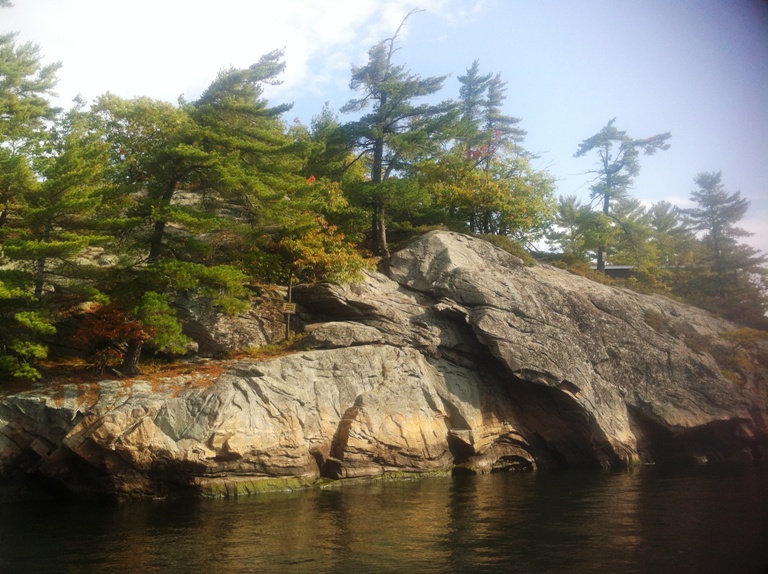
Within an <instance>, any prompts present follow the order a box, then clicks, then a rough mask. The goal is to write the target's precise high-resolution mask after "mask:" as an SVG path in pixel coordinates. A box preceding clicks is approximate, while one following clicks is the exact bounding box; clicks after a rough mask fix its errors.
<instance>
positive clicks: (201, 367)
mask: <svg viewBox="0 0 768 574" xmlns="http://www.w3.org/2000/svg"><path fill="white" fill-rule="evenodd" d="M232 362H233V361H216V362H210V363H173V364H166V365H163V366H162V367H161V368H156V369H152V370H151V372H144V373H142V374H140V375H137V376H135V377H132V378H131V379H126V380H125V384H126V385H132V384H133V382H135V381H144V382H148V383H149V384H150V385H151V386H152V391H153V392H156V393H160V392H162V393H165V394H166V395H168V396H172V397H175V396H178V394H179V393H180V392H181V391H183V390H185V389H189V388H205V387H209V386H211V385H213V384H214V383H215V382H216V381H217V380H218V378H219V377H220V376H221V375H222V374H223V373H224V372H225V371H226V370H227V367H228V366H229V365H231V364H232Z"/></svg>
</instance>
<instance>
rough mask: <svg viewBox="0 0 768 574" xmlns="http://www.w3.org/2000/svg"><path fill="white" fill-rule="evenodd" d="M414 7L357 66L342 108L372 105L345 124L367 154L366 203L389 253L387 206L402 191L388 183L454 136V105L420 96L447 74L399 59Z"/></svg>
mask: <svg viewBox="0 0 768 574" xmlns="http://www.w3.org/2000/svg"><path fill="white" fill-rule="evenodd" d="M411 14H413V12H411V13H410V14H408V16H406V18H405V19H404V20H403V21H402V23H401V24H400V26H399V27H398V29H397V31H396V32H395V34H394V35H393V36H392V37H391V38H389V39H387V40H384V41H382V42H379V43H378V44H376V45H375V46H373V47H372V48H371V49H370V50H369V51H368V63H367V64H365V65H364V66H353V67H352V80H351V81H350V84H349V86H350V89H352V90H353V91H355V92H359V93H360V94H361V95H360V97H358V98H355V99H352V100H350V101H349V102H348V103H347V104H346V105H345V106H344V107H342V109H341V111H342V112H344V113H347V112H358V111H361V110H364V109H366V108H368V107H371V111H370V112H369V113H367V114H365V115H363V116H362V117H361V118H360V119H358V120H357V121H354V122H350V123H348V124H346V125H345V132H346V134H347V137H348V141H349V142H350V144H351V145H352V147H353V148H354V149H355V150H356V153H357V155H356V157H355V159H354V160H353V161H361V160H365V161H366V162H367V163H366V165H368V166H370V167H369V185H367V186H365V188H364V191H363V194H364V196H365V200H363V201H364V203H366V204H367V207H368V209H369V210H370V214H371V250H372V252H373V254H374V255H376V256H382V257H388V256H389V249H388V247H387V228H386V225H387V208H388V206H389V205H390V204H391V202H392V201H393V200H394V198H395V197H397V195H396V193H397V190H398V189H399V187H398V186H397V185H383V184H384V183H385V182H387V180H389V179H390V178H396V177H397V175H398V174H400V173H402V171H403V170H404V169H406V168H407V167H408V166H409V165H411V164H412V163H413V162H415V161H417V160H418V159H419V158H423V157H425V156H428V155H430V154H431V153H433V152H434V151H435V150H437V149H438V148H439V146H440V144H441V143H442V142H443V141H445V139H447V138H448V137H449V135H448V134H447V133H446V130H447V129H448V128H450V127H452V126H454V125H455V117H456V112H455V105H454V104H453V103H452V102H443V103H441V104H436V105H433V104H420V105H416V104H414V103H413V101H414V100H415V99H417V98H423V97H428V96H431V95H433V94H435V93H437V92H438V91H439V90H440V89H441V88H442V86H443V82H444V80H445V76H441V77H429V78H421V77H419V76H417V75H414V74H411V73H410V72H408V71H406V70H405V68H404V67H403V66H400V65H396V64H395V62H394V55H395V52H396V51H397V47H396V41H397V37H398V35H399V34H400V31H401V29H402V27H403V25H404V24H405V22H406V20H407V19H408V17H409V16H410V15H411Z"/></svg>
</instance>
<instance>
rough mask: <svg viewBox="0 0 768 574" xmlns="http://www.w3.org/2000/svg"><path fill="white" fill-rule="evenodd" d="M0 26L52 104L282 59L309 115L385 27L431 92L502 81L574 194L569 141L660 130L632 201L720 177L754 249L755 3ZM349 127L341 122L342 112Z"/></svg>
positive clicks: (763, 219)
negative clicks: (34, 68)
mask: <svg viewBox="0 0 768 574" xmlns="http://www.w3.org/2000/svg"><path fill="white" fill-rule="evenodd" d="M12 1H13V3H14V6H13V7H12V8H5V9H0V33H3V32H17V33H18V37H17V41H18V42H25V41H31V42H34V43H36V44H38V45H39V46H40V48H41V52H42V54H43V58H44V62H46V63H49V62H56V61H60V62H61V63H62V68H61V70H60V71H59V75H58V77H59V84H58V86H57V92H58V98H57V100H56V103H57V104H58V105H61V106H63V107H65V108H68V107H70V106H71V102H72V100H73V99H74V98H75V97H76V96H78V95H80V96H82V97H84V98H85V99H86V101H89V102H90V101H93V100H94V99H95V98H97V97H98V96H99V95H101V94H104V93H106V92H112V93H114V94H117V95H119V96H122V97H126V98H130V97H136V96H149V97H152V98H156V99H160V100H166V101H169V102H173V103H175V102H177V101H178V98H179V96H182V95H183V96H184V98H185V99H186V100H188V101H191V100H194V99H196V98H197V97H198V96H199V95H200V94H201V93H202V91H203V90H204V89H205V88H206V87H207V86H208V85H209V84H210V83H211V82H212V81H213V80H214V79H215V78H216V74H217V73H218V72H219V71H220V70H222V69H227V68H230V67H246V66H248V65H250V64H251V63H253V62H256V61H257V60H258V59H259V58H260V57H261V55H263V54H265V53H267V52H270V51H272V50H275V49H283V50H284V51H285V60H286V64H287V66H286V71H285V73H284V74H283V75H282V76H281V79H282V84H281V85H280V86H276V87H269V89H268V91H267V92H266V96H267V97H268V99H269V103H270V104H272V105H277V104H282V103H293V108H292V109H291V111H289V112H288V113H287V114H286V115H285V119H286V121H288V122H291V121H293V120H294V119H298V120H299V121H301V122H302V123H304V124H306V125H309V123H310V122H311V119H312V117H313V116H314V115H316V114H318V113H319V112H320V111H321V110H322V107H323V104H324V103H325V102H328V104H329V105H330V107H331V109H333V110H338V109H339V108H341V106H343V105H344V103H346V102H347V101H348V100H349V99H351V98H352V97H354V93H353V92H351V91H350V89H349V79H350V70H351V66H352V65H353V64H355V65H362V64H365V63H366V60H367V56H366V54H367V50H368V48H370V47H371V46H372V45H374V44H375V43H377V42H378V41H380V40H382V39H385V38H389V37H391V36H392V34H393V33H394V32H395V30H396V29H397V27H398V25H399V24H400V22H401V21H402V19H403V17H404V16H405V15H406V14H408V13H409V12H410V11H411V10H413V9H420V10H423V11H421V12H419V13H416V14H414V15H412V16H411V17H410V18H409V19H408V20H407V22H406V25H405V26H404V28H403V29H402V31H401V33H400V35H399V37H398V40H399V42H398V47H399V51H398V52H397V54H396V58H397V63H398V64H402V65H403V66H405V68H406V69H407V70H409V71H410V72H412V73H414V74H418V75H420V76H422V77H428V76H447V78H446V80H445V85H444V89H443V91H442V92H441V93H440V99H448V98H457V97H458V90H459V83H458V80H457V76H460V75H463V74H464V73H465V72H466V70H467V68H469V67H470V66H471V65H472V62H473V61H474V60H478V61H479V65H480V70H481V72H483V73H488V72H493V73H494V74H495V73H499V74H501V77H502V79H503V80H504V81H506V82H507V100H506V102H505V109H504V112H505V113H506V114H508V115H511V116H515V117H518V118H521V123H520V126H521V127H522V128H523V129H525V130H526V131H527V132H528V136H527V138H526V140H525V142H524V144H523V145H524V147H526V149H528V150H529V151H531V152H533V153H535V154H537V155H538V159H537V160H536V167H538V168H540V169H546V170H548V171H549V172H550V173H551V174H552V175H553V176H554V177H555V178H556V180H557V194H558V195H572V194H573V195H577V196H579V197H580V198H582V200H583V201H584V202H588V201H589V185H590V181H591V180H592V178H593V177H594V175H590V174H589V173H588V172H589V171H590V170H593V169H595V159H596V157H590V156H585V157H582V158H574V157H573V155H574V153H575V152H576V149H577V148H578V145H579V143H580V142H581V141H583V140H584V139H586V138H588V137H590V136H591V135H593V134H595V133H597V132H598V131H600V129H601V128H602V127H603V126H605V125H606V124H607V122H608V121H610V120H611V119H612V118H616V123H615V125H616V126H617V128H618V129H620V130H625V131H626V132H627V134H628V135H629V136H630V137H633V138H644V137H649V136H651V135H655V134H658V133H664V132H671V133H672V138H671V140H670V143H671V148H670V149H669V150H668V151H664V152H659V153H657V154H655V155H653V156H641V158H640V164H641V168H640V174H639V176H638V177H637V178H636V179H635V184H634V186H633V189H632V191H631V193H632V195H633V196H634V197H636V198H638V199H640V200H641V201H643V202H644V203H646V204H648V205H650V204H651V203H653V202H657V201H661V200H666V201H670V202H672V203H674V204H675V205H679V206H682V207H690V206H691V204H690V202H689V197H690V192H691V191H692V190H693V189H694V188H695V187H696V186H695V184H694V181H693V180H694V178H695V177H696V175H697V174H698V173H701V172H705V171H706V172H717V171H721V172H722V181H723V184H724V186H725V188H726V190H728V191H729V192H735V191H741V193H742V195H743V196H744V197H746V198H748V199H749V200H750V201H751V205H750V209H749V211H748V212H747V215H746V217H745V218H744V219H743V220H742V221H741V223H740V225H741V227H743V228H745V229H747V230H748V231H750V232H752V233H754V235H753V236H752V237H749V238H745V239H744V241H745V242H746V243H749V244H751V245H753V246H755V247H757V248H758V249H760V250H761V251H763V252H764V253H768V2H766V0H728V1H723V0H281V1H279V2H274V1H270V2H256V1H253V0H217V1H216V2H211V1H210V0H132V1H130V2H125V1H124V0H123V1H118V0H12ZM339 119H340V120H341V121H342V122H344V121H349V120H352V119H355V117H354V116H350V115H344V114H340V115H339Z"/></svg>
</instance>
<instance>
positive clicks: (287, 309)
mask: <svg viewBox="0 0 768 574" xmlns="http://www.w3.org/2000/svg"><path fill="white" fill-rule="evenodd" d="M292 286H293V269H291V270H290V271H289V272H288V302H287V303H283V314H284V315H285V338H286V339H290V338H291V315H294V314H296V303H292V302H291V287H292Z"/></svg>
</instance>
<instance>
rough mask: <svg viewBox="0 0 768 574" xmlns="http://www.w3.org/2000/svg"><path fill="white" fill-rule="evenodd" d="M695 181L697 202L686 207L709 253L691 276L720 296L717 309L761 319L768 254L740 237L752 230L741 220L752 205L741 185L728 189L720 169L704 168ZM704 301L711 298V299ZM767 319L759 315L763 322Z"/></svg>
mask: <svg viewBox="0 0 768 574" xmlns="http://www.w3.org/2000/svg"><path fill="white" fill-rule="evenodd" d="M694 182H695V183H696V185H697V186H698V188H697V189H694V190H693V191H692V192H691V200H692V201H693V202H695V203H696V207H693V208H690V209H684V210H682V213H683V214H684V216H685V217H686V221H687V225H688V227H689V228H690V229H691V230H693V231H696V232H699V233H702V234H703V236H702V238H701V242H702V247H703V252H704V256H703V257H702V259H701V260H700V261H698V262H697V263H698V265H697V266H696V271H697V272H696V273H695V275H694V276H693V279H692V280H693V281H695V282H696V288H695V289H696V291H699V292H700V294H701V295H704V296H705V297H706V296H707V295H709V296H710V297H715V298H717V299H718V300H719V301H718V302H717V303H716V306H717V307H718V310H719V311H721V312H723V313H724V314H726V315H727V316H729V317H730V318H732V319H734V320H739V321H742V322H745V321H746V322H750V321H755V320H759V319H760V318H761V317H762V316H763V315H764V313H765V312H766V311H767V310H768V300H766V295H765V293H766V276H767V275H768V272H766V269H765V267H764V264H765V263H766V261H768V257H766V255H764V254H762V253H760V251H759V250H757V249H755V248H753V247H751V246H749V245H746V244H743V243H739V242H738V240H739V238H741V237H748V236H750V235H751V233H749V232H748V231H745V230H744V229H742V228H740V227H738V226H737V223H738V222H739V221H740V220H741V219H742V218H743V217H744V215H745V214H746V212H747V210H748V208H749V201H748V200H747V199H746V198H744V197H742V196H741V192H740V191H736V192H734V193H729V192H728V191H726V189H725V186H724V185H723V183H722V173H721V172H716V173H715V172H702V173H700V174H698V175H697V176H696V178H695V179H694ZM704 302H705V304H707V302H706V299H704ZM709 304H710V305H712V304H713V302H712V301H710V302H709ZM764 323H765V321H764V320H763V321H760V326H764Z"/></svg>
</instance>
